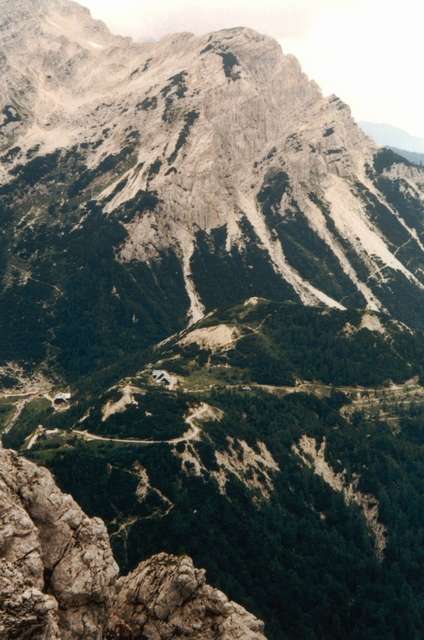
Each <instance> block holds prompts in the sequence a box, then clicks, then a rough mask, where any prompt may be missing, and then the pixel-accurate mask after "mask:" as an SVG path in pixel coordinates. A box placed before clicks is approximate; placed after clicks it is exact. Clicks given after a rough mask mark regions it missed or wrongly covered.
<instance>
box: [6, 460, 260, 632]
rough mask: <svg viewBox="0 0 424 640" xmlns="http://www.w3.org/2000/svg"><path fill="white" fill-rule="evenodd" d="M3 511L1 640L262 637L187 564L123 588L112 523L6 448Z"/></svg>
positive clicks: (155, 562) (155, 567) (162, 567)
mask: <svg viewBox="0 0 424 640" xmlns="http://www.w3.org/2000/svg"><path fill="white" fill-rule="evenodd" d="M0 504H1V512H0V638H4V639H5V640H6V639H8V640H11V639H12V638H16V639H19V640H24V639H28V640H30V639H31V640H78V639H79V638H81V640H99V639H100V638H102V637H105V634H106V632H107V633H108V637H109V638H111V639H112V638H117V639H118V638H126V639H131V638H139V637H141V634H144V636H143V637H146V638H149V639H150V638H151V639H152V640H156V639H159V638H164V639H165V638H172V637H175V634H177V633H178V634H179V635H181V634H183V635H184V637H186V638H193V640H194V639H197V638H199V639H200V638H202V639H205V640H207V639H208V638H211V639H212V638H220V639H221V638H222V640H227V639H228V640H230V638H231V639H233V638H240V639H243V640H260V639H263V638H264V636H263V634H262V631H263V625H262V623H260V622H259V621H257V620H256V619H255V618H253V616H251V615H249V614H248V613H247V612H246V611H245V610H244V609H242V608H241V607H239V606H238V605H236V604H234V603H231V602H229V601H228V599H227V598H226V597H225V596H224V595H223V594H222V593H220V592H218V591H216V590H214V589H212V588H211V587H208V586H207V585H206V583H205V574H204V572H203V571H197V570H195V569H194V567H193V563H192V562H191V560H190V559H189V558H175V557H170V556H167V555H165V554H163V555H160V556H157V557H154V558H152V559H150V560H149V561H147V562H145V563H143V564H142V565H140V567H139V568H138V569H137V570H136V571H135V572H134V573H133V574H131V575H130V576H128V577H126V578H121V579H120V580H118V568H117V565H116V563H115V561H114V559H113V556H112V552H111V548H110V545H109V539H108V536H107V531H106V528H105V526H104V524H103V523H102V522H101V521H100V520H98V519H96V518H94V519H89V518H88V517H87V516H85V515H84V514H83V512H82V511H81V509H80V508H79V507H78V505H77V504H76V503H75V502H74V500H72V498H71V497H70V496H67V495H64V494H62V493H61V492H60V490H59V489H58V488H57V486H56V485H55V483H54V480H53V478H52V476H51V474H50V473H49V472H48V471H47V470H45V469H42V468H39V467H37V466H35V465H34V464H32V463H30V462H28V461H26V460H23V459H22V458H20V457H19V456H18V455H17V454H15V453H13V452H11V451H5V450H3V449H1V450H0Z"/></svg>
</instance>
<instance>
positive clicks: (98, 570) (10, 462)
mask: <svg viewBox="0 0 424 640" xmlns="http://www.w3.org/2000/svg"><path fill="white" fill-rule="evenodd" d="M0 461H1V462H0V495H1V500H0V503H1V505H2V510H1V515H0V556H1V561H2V563H3V566H4V567H5V571H4V573H3V572H2V574H1V575H2V593H1V595H0V600H1V603H2V604H1V609H2V611H1V613H0V625H1V624H3V627H4V629H5V633H6V631H7V632H9V634H10V635H9V636H7V635H6V637H26V636H25V635H22V636H19V635H18V636H13V635H12V630H13V624H15V625H24V621H25V619H28V622H29V621H31V620H33V622H32V624H33V628H34V633H33V635H28V637H31V638H32V637H34V638H37V637H40V638H44V637H46V638H50V637H52V638H55V637H59V635H57V626H58V625H59V627H60V630H61V635H60V637H61V638H63V639H67V638H69V639H74V638H75V639H76V638H84V640H85V639H87V640H90V639H93V640H94V639H96V638H98V637H99V630H101V629H102V628H103V627H104V626H105V625H106V621H107V611H108V607H109V600H110V596H111V589H112V587H113V585H114V582H115V579H116V577H117V574H118V568H117V565H116V563H115V561H114V559H113V556H112V552H111V549H110V545H109V539H108V535H107V531H106V527H105V526H104V524H103V523H102V522H101V521H100V520H97V519H92V520H90V519H89V518H87V516H85V515H84V514H83V512H82V511H81V509H80V508H79V507H78V505H77V504H76V503H75V502H74V500H73V499H72V498H71V497H70V496H66V495H63V494H62V493H61V492H60V490H59V489H58V488H57V486H56V485H55V483H54V480H53V478H52V476H51V474H50V473H49V472H48V471H47V470H45V469H42V468H39V467H37V466H35V465H33V464H31V463H30V462H27V461H25V460H23V459H21V458H19V457H18V456H17V455H16V454H15V453H13V452H10V451H4V450H0ZM43 592H44V594H51V596H50V595H44V594H43ZM53 596H54V597H53ZM58 606H59V608H58ZM3 610H4V611H5V612H6V614H5V615H3ZM14 611H17V612H18V613H19V615H18V616H17V618H16V620H15V621H14ZM3 620H4V621H3ZM10 625H12V626H10ZM18 628H19V627H18ZM0 629H1V626H0ZM48 630H49V631H48ZM25 631H26V629H25ZM36 632H37V633H38V636H37V635H36ZM48 633H50V634H51V635H48ZM55 633H56V636H55ZM43 634H44V635H43ZM46 634H47V635H46ZM0 636H1V633H0ZM3 637H5V636H3Z"/></svg>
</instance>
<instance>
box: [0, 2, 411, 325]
mask: <svg viewBox="0 0 424 640" xmlns="http://www.w3.org/2000/svg"><path fill="white" fill-rule="evenodd" d="M46 7H47V9H46V11H47V14H46V15H47V18H46V17H44V19H43V20H44V21H43V22H42V31H43V30H44V31H45V32H46V33H48V37H49V41H48V45H47V50H48V49H49V47H50V48H51V47H53V49H55V50H56V53H55V56H56V57H55V56H53V57H52V56H50V55H49V57H46V55H45V53H43V50H42V49H41V50H40V49H39V51H38V52H37V53H35V55H33V56H32V58H33V61H32V62H31V64H32V65H33V66H34V65H35V67H34V69H35V71H34V74H35V77H36V78H37V82H36V83H35V85H34V86H33V91H34V92H35V97H36V100H35V101H34V100H33V98H31V100H33V104H34V105H35V107H33V109H32V111H31V108H29V111H28V113H27V114H26V115H25V114H21V113H19V109H18V111H17V112H16V114H14V112H13V113H12V111H10V108H11V109H12V110H13V109H15V107H14V106H13V105H6V106H5V107H4V109H3V111H4V114H6V113H7V114H8V117H9V120H10V122H6V124H5V125H4V127H3V130H2V136H3V140H4V143H3V149H4V151H6V150H7V149H9V150H8V151H6V154H5V156H3V157H6V158H7V165H6V166H8V169H7V171H6V173H5V172H4V170H3V180H2V181H3V182H4V183H5V188H9V189H13V184H11V181H12V183H13V175H15V176H17V177H18V178H19V175H20V171H21V170H22V167H23V166H25V164H27V165H28V164H31V162H33V163H34V162H35V161H36V160H37V158H40V159H41V160H42V158H43V154H44V156H45V157H49V158H51V160H53V159H54V154H57V151H58V150H60V148H62V149H63V153H62V155H63V154H65V163H66V162H67V160H66V155H68V157H69V156H71V157H73V156H75V155H76V156H77V157H78V156H79V157H80V162H81V168H80V169H77V172H78V171H79V172H80V173H82V177H81V176H80V177H79V179H78V180H77V181H76V184H75V185H74V186H73V187H71V191H70V192H68V193H71V194H72V195H74V196H78V197H80V198H81V196H83V197H85V198H86V199H88V198H91V197H93V194H92V193H91V190H92V187H93V186H95V185H96V180H97V182H98V186H96V189H95V190H96V195H95V196H94V197H95V199H96V201H97V203H98V205H99V207H100V208H102V209H103V210H104V213H105V214H106V215H107V216H109V217H117V215H123V216H124V217H125V218H126V220H125V221H123V224H122V222H121V225H122V226H123V233H124V234H126V235H127V239H126V240H125V241H124V242H122V243H121V246H120V247H118V248H117V250H116V249H115V253H116V256H117V258H118V260H119V261H121V262H122V263H123V264H127V263H135V262H140V263H144V264H146V265H151V264H152V263H155V262H158V261H159V262H160V259H161V255H162V254H164V253H168V252H169V251H171V252H175V254H176V257H177V259H178V262H179V264H180V268H181V276H180V277H181V278H182V281H183V282H182V284H183V288H184V289H185V295H186V296H187V297H188V302H189V311H188V313H189V317H191V318H192V319H193V320H197V319H199V318H200V317H201V315H202V314H203V311H204V309H207V308H208V301H207V300H203V299H202V295H199V293H198V291H197V288H198V283H196V273H193V264H192V263H193V262H194V261H195V260H196V257H197V256H196V254H198V253H199V251H198V248H199V238H200V236H202V234H206V235H205V238H208V242H209V244H211V248H213V245H215V243H216V241H215V240H214V239H213V235H214V234H215V233H218V230H219V229H221V230H222V232H223V233H225V235H226V239H225V251H226V252H227V253H228V254H231V252H233V253H234V254H235V255H237V256H240V258H241V259H242V261H243V260H245V258H246V253H248V252H249V251H252V250H253V248H255V251H257V249H259V252H260V254H261V257H262V260H265V261H266V263H267V265H268V266H267V268H268V269H270V274H271V273H273V274H274V275H273V277H274V279H275V280H276V281H278V280H280V281H281V280H282V281H283V282H284V283H285V287H286V290H287V293H286V294H285V295H290V296H292V297H294V298H300V299H301V300H302V301H303V302H305V303H307V304H326V305H330V306H336V307H337V306H338V307H341V306H343V303H342V302H340V300H341V299H343V297H344V296H343V295H341V296H339V299H338V296H337V295H336V296H334V293H333V292H331V287H330V288H329V286H328V285H329V283H328V282H326V283H325V286H323V285H322V283H320V282H319V281H318V280H317V279H316V276H315V278H313V279H312V281H311V280H310V278H309V277H308V275H307V271H308V270H309V271H311V267H310V266H309V265H308V268H307V271H305V265H304V264H302V260H303V259H304V258H305V257H306V256H303V258H302V257H301V256H293V257H292V256H290V257H288V252H289V253H293V246H292V245H290V247H287V240H286V239H285V238H284V237H283V238H282V237H279V232H278V231H276V228H278V226H279V225H280V224H281V225H285V226H288V227H290V226H291V224H290V223H291V219H293V222H294V223H295V225H294V226H295V227H296V226H297V227H299V225H300V228H301V229H302V230H301V233H302V236H303V237H304V236H305V234H306V235H308V234H309V235H311V239H312V240H313V241H314V242H315V244H316V245H317V249H318V250H319V251H321V252H324V253H325V252H328V253H329V256H328V260H329V261H330V263H332V264H331V266H330V264H329V265H328V267H327V268H328V269H329V270H332V269H338V271H339V272H340V278H339V279H340V280H341V282H343V284H341V282H340V285H339V286H341V289H342V290H343V289H344V293H345V294H346V293H348V292H349V289H351V290H352V289H353V290H354V291H355V296H356V297H357V299H358V302H359V301H360V300H361V301H362V304H366V305H368V306H369V307H370V308H372V309H378V308H381V309H384V302H383V301H382V300H380V299H379V293H378V292H377V291H375V289H378V283H374V282H373V280H374V278H377V280H378V275H377V276H374V275H373V272H374V273H375V274H378V273H379V272H380V267H379V264H380V263H381V262H382V263H383V265H384V267H385V268H386V269H387V270H388V271H389V270H393V271H394V277H395V279H399V278H400V279H401V280H402V281H403V280H404V279H406V280H407V281H409V283H410V284H411V285H412V288H413V289H414V288H418V289H422V286H423V285H422V283H421V282H420V281H419V277H418V278H417V276H416V274H415V273H413V272H411V271H409V269H408V266H407V265H406V264H405V261H403V262H402V261H400V260H399V259H398V252H397V249H400V246H398V247H396V250H395V249H391V247H390V243H391V242H392V239H391V238H389V239H388V238H387V237H385V236H384V233H382V232H381V230H380V229H378V227H375V226H373V224H372V223H371V224H370V221H369V220H368V217H369V214H368V211H367V208H369V207H375V206H378V207H380V208H381V209H382V211H384V209H385V210H386V211H387V213H386V212H384V215H385V216H389V217H390V216H393V215H394V214H393V212H392V209H391V208H390V203H388V201H387V199H386V198H385V196H384V194H380V195H379V193H380V192H379V191H378V188H376V187H375V186H374V184H373V180H375V178H370V177H369V176H370V175H371V174H370V173H369V172H370V171H372V164H373V157H374V155H375V153H376V149H375V147H374V146H373V145H372V144H371V143H370V142H369V140H368V139H367V138H366V137H365V136H363V134H362V132H361V131H360V129H359V128H358V127H357V126H356V124H355V123H354V122H353V120H351V115H350V111H349V109H348V107H347V106H346V105H343V103H341V102H340V101H339V100H338V99H337V98H336V97H335V96H332V97H330V98H328V99H327V98H323V96H322V94H321V93H320V91H319V89H318V87H317V85H316V84H315V83H313V82H311V81H309V80H308V79H307V78H306V76H304V75H303V74H302V72H301V70H300V66H299V64H298V62H297V61H296V60H295V59H294V58H293V57H292V56H284V55H282V53H281V49H280V47H279V45H278V44H277V43H276V42H275V41H273V40H272V39H270V38H268V37H264V36H260V35H259V34H256V33H255V32H253V31H252V30H249V29H244V28H240V29H230V30H224V31H222V32H218V33H217V34H210V35H207V36H204V37H195V36H192V35H191V34H180V35H170V36H168V37H165V38H164V39H163V40H161V41H160V42H159V43H154V44H152V43H144V44H137V43H134V42H132V41H130V40H129V39H121V38H119V37H116V36H112V35H111V34H110V33H109V32H108V31H107V30H106V29H105V27H104V26H101V27H99V26H98V23H95V22H92V21H91V19H90V17H89V14H88V13H87V12H84V11H82V10H80V9H79V7H78V5H76V4H68V3H66V2H60V3H50V4H47V5H46ZM52 12H53V13H52ZM75 16H77V18H78V20H79V21H80V22H82V26H80V27H79V31H78V30H77V31H75V23H74V20H75V19H76V18H75ZM81 16H83V17H84V20H83V21H82V20H80V17H81ZM53 18H54V19H53ZM78 24H80V23H78ZM65 26H66V27H65ZM71 27H72V28H71ZM86 32H87V33H94V34H95V37H97V40H98V41H97V42H96V41H95V40H90V39H88V37H87V35H86ZM64 33H66V34H67V36H66V37H65V36H64ZM82 34H85V35H82ZM90 37H94V36H90ZM40 38H41V41H43V39H42V38H43V36H41V35H40ZM72 38H73V40H72ZM58 51H60V55H61V56H64V58H65V60H68V62H67V63H66V65H63V64H61V65H59V66H58V65H57V55H58ZM171 51H172V56H171V55H169V54H170V52H171ZM8 54H9V57H10V59H11V60H12V61H13V59H14V55H16V52H15V53H14V48H13V46H11V47H9V48H8V47H6V55H8ZM19 56H21V53H19ZM259 60H260V61H261V64H260V67H259V66H258V61H259ZM136 62H137V64H136ZM49 68H50V69H51V70H52V71H51V73H49V71H48V69H49ZM264 70H266V72H265V74H264V73H263V72H264ZM57 73H59V75H58V76H57V78H55V74H56V75H57ZM105 78H107V80H106V81H105ZM21 82H22V79H19V81H17V86H18V87H19V85H20V83H21ZM28 82H30V80H28ZM58 83H59V84H58ZM11 84H12V87H13V82H12V83H11ZM59 86H63V87H65V89H66V90H65V93H63V94H62V93H61V91H58V87H59ZM66 87H67V88H66ZM271 87H272V89H271ZM15 89H16V87H15ZM102 93H103V95H104V96H106V93H107V95H108V100H109V102H110V104H109V103H106V102H105V103H103V102H102V98H101V97H100V96H101V94H102ZM71 94H72V97H71ZM143 95H144V97H143ZM4 100H5V98H4V96H3V101H4ZM103 100H104V98H103ZM11 102H13V100H12V99H11ZM106 104H107V106H105V105H106ZM224 105H226V106H224ZM8 109H9V111H8ZM5 117H6V121H7V116H6V115H5ZM90 122H91V125H90V126H88V124H89V123H90ZM108 123H109V125H111V126H107V125H108ZM253 126H254V127H255V130H256V134H255V136H254V139H252V138H251V137H250V139H249V130H250V129H251V128H252V127H253ZM5 132H6V133H5ZM77 140H79V144H78V145H77V146H76V142H77ZM39 144H43V145H44V146H43V148H38V145H39ZM4 145H6V146H4ZM34 149H36V151H34ZM28 154H29V155H30V157H31V156H32V154H34V159H33V160H30V162H29V163H28V160H27V158H28ZM52 154H53V156H52ZM58 160H59V161H61V162H63V159H61V156H60V155H59V157H58V158H56V162H57V161H58ZM108 167H110V168H109V171H108ZM111 172H112V175H113V174H115V175H114V179H113V180H111ZM102 173H103V174H105V175H104V178H107V180H108V183H104V185H103V186H102V180H101V178H102ZM76 175H77V174H76ZM97 175H98V177H97ZM15 181H16V178H15ZM277 183H278V184H277ZM349 183H352V188H353V189H355V184H356V183H361V185H363V186H362V187H361V189H362V190H363V194H360V193H359V194H358V193H356V195H355V199H352V197H351V195H350V194H349V191H350V188H351V187H350V186H349ZM270 185H272V187H270ZM274 185H276V186H277V191H276V194H275V195H276V196H277V194H278V192H280V193H281V195H279V196H277V197H278V199H277V200H276V201H275V202H272V203H270V204H269V205H266V203H264V202H261V201H260V199H261V198H263V197H264V194H265V193H267V190H268V191H269V189H270V188H272V189H274ZM417 188H418V191H416V190H417ZM413 189H415V191H416V192H417V194H419V189H420V186H419V185H416V186H414V187H413ZM3 191H4V188H3ZM143 194H144V195H145V196H146V197H147V198H148V199H149V200H148V203H146V201H145V200H143ZM205 194H208V196H207V198H205ZM311 194H313V198H312V199H311V198H310V197H309V196H310V195H311ZM273 197H274V196H273ZM280 197H282V199H281V201H280V199H279V198H280ZM416 197H420V196H419V195H418V196H416ZM140 198H141V199H140ZM349 200H350V202H349V206H351V207H352V210H354V211H355V213H354V216H353V217H354V219H357V222H358V224H357V225H356V228H355V229H350V228H349V224H348V223H347V219H346V212H345V210H344V208H343V207H344V205H343V202H344V201H349ZM364 200H365V202H364ZM367 200H368V202H367ZM374 202H375V204H374ZM317 203H318V204H317ZM264 205H265V206H268V208H269V213H267V214H266V215H265V214H264V211H263V206H264ZM323 207H324V208H329V210H330V211H331V210H332V209H334V211H332V213H331V214H330V217H332V219H333V222H335V228H333V229H330V228H329V226H328V225H329V222H328V221H327V220H326V215H327V213H326V211H324V212H323ZM273 210H275V213H274V211H273ZM121 212H122V214H121ZM396 215H397V213H396ZM399 223H400V224H401V225H402V226H403V227H404V232H402V233H403V234H404V235H405V240H406V239H407V238H408V236H409V238H410V245H413V244H416V243H417V239H416V237H415V236H414V234H415V233H416V231H415V230H414V229H410V228H409V227H408V224H407V223H405V222H404V221H403V220H401V219H400V220H399ZM399 223H395V224H398V226H399ZM299 232H300V231H299V230H297V228H296V229H295V230H294V234H295V235H294V238H293V240H294V242H295V243H296V242H299V238H297V237H296V236H297V234H298V233H299ZM358 234H359V235H358ZM303 237H302V238H300V241H301V242H302V241H303ZM356 237H358V238H359V244H358V240H357V239H356ZM388 244H389V246H387V245H388ZM347 246H349V249H347ZM395 246H396V245H395ZM350 247H352V248H353V252H354V253H355V254H356V257H355V259H354V260H353V259H352V258H351V257H350V255H349V254H350V253H351V252H352V249H351V248H350ZM213 250H214V251H216V250H217V247H216V245H215V248H213ZM295 253H296V251H295ZM199 257H200V256H199ZM299 260H300V261H301V262H300V263H299ZM310 261H311V258H310V257H309V258H308V262H310ZM359 263H360V264H359ZM247 268H248V265H243V266H242V269H243V271H246V269H247ZM364 268H365V269H367V270H368V271H369V278H368V280H369V281H370V282H371V283H372V284H374V285H375V286H373V287H370V286H369V282H368V281H367V279H365V281H364V280H363V278H362V276H361V275H360V273H361V271H362V270H363V269H364ZM201 278H202V276H200V279H201ZM327 278H328V276H325V279H327ZM197 279H199V278H197ZM314 280H315V282H314ZM348 282H349V283H350V284H349V285H348ZM405 284H406V283H405ZM279 286H280V285H279ZM403 286H404V287H405V285H403ZM409 286H410V285H407V286H406V288H409ZM373 289H374V290H373ZM257 293H258V294H261V291H257ZM262 293H265V294H266V293H267V292H265V291H262ZM203 297H204V296H203ZM402 319H403V318H402Z"/></svg>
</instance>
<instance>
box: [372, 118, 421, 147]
mask: <svg viewBox="0 0 424 640" xmlns="http://www.w3.org/2000/svg"><path fill="white" fill-rule="evenodd" d="M360 125H361V127H362V129H363V130H364V131H365V133H366V134H367V135H369V136H370V138H372V139H373V140H374V141H375V142H376V144H380V145H382V146H383V147H395V148H397V149H404V150H405V151H409V152H412V153H421V154H422V153H424V138H418V137H416V136H411V134H410V133H408V132H407V131H403V129H399V128H398V127H393V126H392V125H390V124H380V123H376V122H360Z"/></svg>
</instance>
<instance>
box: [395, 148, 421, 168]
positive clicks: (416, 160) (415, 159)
mask: <svg viewBox="0 0 424 640" xmlns="http://www.w3.org/2000/svg"><path fill="white" fill-rule="evenodd" d="M392 151H394V152H395V153H396V154H397V155H399V156H402V157H403V158H406V160H409V162H412V164H415V165H418V166H422V165H423V164H424V153H415V152H414V151H405V150H404V149H397V148H396V147H392Z"/></svg>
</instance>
